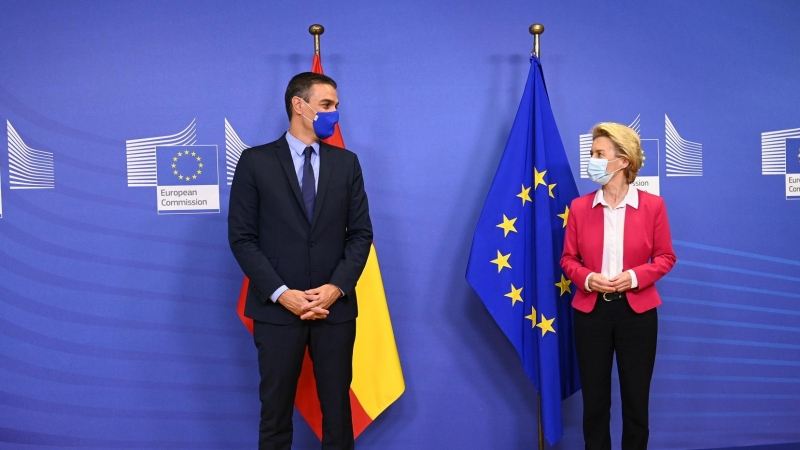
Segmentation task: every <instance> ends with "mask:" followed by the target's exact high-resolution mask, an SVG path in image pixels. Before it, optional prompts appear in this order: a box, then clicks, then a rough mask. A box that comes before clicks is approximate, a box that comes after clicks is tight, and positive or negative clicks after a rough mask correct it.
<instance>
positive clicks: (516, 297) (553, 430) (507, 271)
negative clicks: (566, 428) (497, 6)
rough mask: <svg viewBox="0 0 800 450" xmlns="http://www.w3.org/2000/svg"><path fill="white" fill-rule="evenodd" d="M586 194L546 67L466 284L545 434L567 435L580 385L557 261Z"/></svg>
mask: <svg viewBox="0 0 800 450" xmlns="http://www.w3.org/2000/svg"><path fill="white" fill-rule="evenodd" d="M577 196H578V189H577V187H576V185H575V180H574V178H573V177H572V172H571V170H570V166H569V162H568V160H567V155H566V152H565V151H564V145H563V143H562V141H561V137H560V135H559V133H558V128H557V127H556V122H555V118H554V117H553V111H552V109H551V107H550V100H549V98H548V95H547V90H546V88H545V84H544V75H543V73H542V67H541V63H540V62H539V60H538V58H536V57H532V58H531V67H530V72H529V74H528V80H527V83H526V85H525V90H524V92H523V95H522V101H521V102H520V105H519V109H518V110H517V115H516V118H515V119H514V123H513V125H512V128H511V133H510V134H509V137H508V142H507V143H506V147H505V150H504V151H503V156H502V158H501V160H500V164H499V166H498V168H497V172H496V174H495V177H494V181H493V182H492V185H491V188H490V189H489V194H488V196H487V198H486V203H485V204H484V206H483V211H482V212H481V216H480V219H479V220H478V224H477V226H476V228H475V234H474V237H473V241H472V250H471V251H470V256H469V265H468V267H467V274H466V278H467V281H468V282H469V284H470V285H471V286H472V288H473V289H474V290H475V292H476V293H477V294H478V296H479V297H480V298H481V300H482V301H483V303H484V304H485V305H486V308H487V309H488V310H489V313H490V314H491V315H492V317H493V318H494V320H495V321H496V322H497V324H498V325H499V326H500V328H501V329H502V330H503V333H505V335H506V337H507V338H508V339H509V340H510V341H511V343H512V344H513V345H514V348H515V349H516V350H517V353H518V354H519V357H520V359H521V360H522V365H523V367H524V370H525V373H526V374H527V376H528V378H529V379H530V380H531V382H533V384H534V386H535V388H536V390H537V392H538V393H539V398H540V402H541V403H540V405H541V409H540V414H541V421H542V427H543V430H544V435H545V438H546V439H547V441H548V442H549V443H550V444H551V445H554V444H555V443H556V442H557V441H558V440H559V439H560V438H561V435H562V432H563V430H562V424H561V402H562V400H563V399H565V398H567V397H569V396H570V395H572V394H573V393H575V392H576V391H577V390H579V389H580V379H579V376H578V365H577V358H576V355H575V345H574V342H573V334H572V307H571V306H570V302H571V300H572V293H573V292H574V289H575V287H574V286H572V285H571V282H570V280H568V279H567V278H566V277H565V275H564V272H563V271H562V270H561V267H560V264H559V261H560V259H561V252H562V249H563V245H564V232H565V229H566V224H567V220H569V205H570V203H571V202H572V200H573V199H574V198H575V197H577Z"/></svg>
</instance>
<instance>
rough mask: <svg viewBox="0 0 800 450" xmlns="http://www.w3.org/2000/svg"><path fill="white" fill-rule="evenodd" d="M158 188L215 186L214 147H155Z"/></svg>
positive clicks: (217, 180)
mask: <svg viewBox="0 0 800 450" xmlns="http://www.w3.org/2000/svg"><path fill="white" fill-rule="evenodd" d="M156 163H157V164H156V167H157V168H158V169H157V170H158V185H159V186H186V187H189V188H190V187H193V186H200V185H217V184H219V179H218V177H217V146H216V145H179V146H172V145H160V146H157V147H156Z"/></svg>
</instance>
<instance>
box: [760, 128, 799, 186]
mask: <svg viewBox="0 0 800 450" xmlns="http://www.w3.org/2000/svg"><path fill="white" fill-rule="evenodd" d="M761 174H762V175H783V176H784V178H785V180H786V200H797V199H800V128H793V129H789V130H778V131H769V132H766V133H761Z"/></svg>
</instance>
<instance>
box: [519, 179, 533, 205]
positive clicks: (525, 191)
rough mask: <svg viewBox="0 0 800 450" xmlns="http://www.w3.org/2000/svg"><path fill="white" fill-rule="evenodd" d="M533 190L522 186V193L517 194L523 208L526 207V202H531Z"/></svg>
mask: <svg viewBox="0 0 800 450" xmlns="http://www.w3.org/2000/svg"><path fill="white" fill-rule="evenodd" d="M530 192H531V188H526V187H525V185H524V184H523V185H522V192H520V193H519V194H517V197H519V198H521V199H522V206H525V201H531V194H530Z"/></svg>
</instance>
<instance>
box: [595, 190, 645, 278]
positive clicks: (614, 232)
mask: <svg viewBox="0 0 800 450" xmlns="http://www.w3.org/2000/svg"><path fill="white" fill-rule="evenodd" d="M597 205H601V206H602V208H603V267H602V268H601V270H600V273H601V274H602V275H603V276H604V277H606V279H608V280H610V279H612V278H614V277H615V276H617V275H619V274H620V273H622V252H623V251H624V249H625V245H624V244H625V242H624V240H625V210H626V209H627V207H628V206H630V207H631V208H636V209H639V190H638V189H636V188H635V187H633V186H629V187H628V193H627V194H625V198H623V199H622V201H621V202H619V205H617V206H616V207H615V208H612V207H611V205H609V204H608V202H606V199H605V198H604V197H603V189H602V188H601V189H598V190H597V193H596V194H595V196H594V202H592V208H595V207H597ZM627 272H628V273H629V274H630V275H631V289H636V288H637V287H638V286H639V281H638V280H637V279H636V273H635V272H634V271H633V270H631V269H629V270H627ZM595 273H596V272H592V273H590V274H589V275H588V276H587V277H586V283H585V287H586V290H587V291H589V292H591V291H592V290H591V289H590V288H589V278H591V276H592V275H594V274H595Z"/></svg>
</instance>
